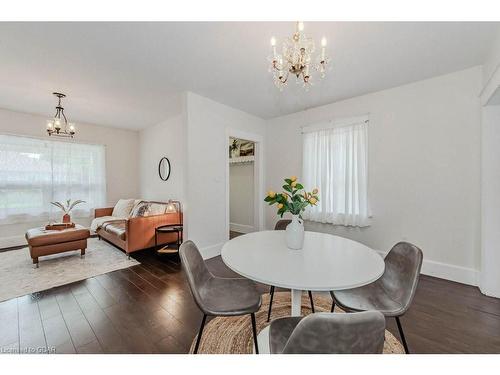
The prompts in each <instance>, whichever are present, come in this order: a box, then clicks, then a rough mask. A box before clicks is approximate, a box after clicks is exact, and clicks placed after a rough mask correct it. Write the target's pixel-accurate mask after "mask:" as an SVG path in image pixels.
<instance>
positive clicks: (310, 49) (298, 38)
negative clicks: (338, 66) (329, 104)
mask: <svg viewBox="0 0 500 375" xmlns="http://www.w3.org/2000/svg"><path fill="white" fill-rule="evenodd" d="M303 31H304V23H303V22H297V29H296V31H295V33H294V34H293V36H292V37H291V38H287V39H286V40H285V41H284V42H283V48H282V53H281V54H278V53H277V52H276V38H274V37H272V38H271V47H272V53H273V54H272V56H271V57H270V58H269V61H270V62H271V66H270V68H269V71H270V72H272V74H273V77H274V83H275V85H276V86H277V87H278V88H279V89H280V91H281V90H283V88H284V87H285V86H286V85H287V82H288V78H289V76H290V74H293V75H295V77H296V81H297V83H298V84H300V83H302V85H303V87H304V88H305V89H306V91H307V90H308V89H309V86H310V85H311V68H313V69H315V70H317V71H318V72H319V74H320V76H321V78H324V77H325V73H326V70H327V67H328V62H329V59H328V58H327V56H326V38H324V37H323V38H322V39H321V54H319V55H318V56H317V57H316V61H314V62H313V54H314V41H313V40H312V39H311V38H308V37H307V36H306V35H305V34H304V33H303Z"/></svg>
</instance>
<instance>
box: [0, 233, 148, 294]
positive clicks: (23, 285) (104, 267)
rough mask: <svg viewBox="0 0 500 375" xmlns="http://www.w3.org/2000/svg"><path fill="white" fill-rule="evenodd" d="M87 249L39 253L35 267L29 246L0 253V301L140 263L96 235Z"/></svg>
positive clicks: (89, 241) (89, 240)
mask: <svg viewBox="0 0 500 375" xmlns="http://www.w3.org/2000/svg"><path fill="white" fill-rule="evenodd" d="M85 252H86V254H85V257H84V258H80V251H79V250H77V251H68V252H66V253H61V254H54V255H48V256H45V257H40V258H39V262H40V263H39V268H33V263H32V260H31V257H30V254H29V249H28V248H27V247H26V248H23V249H19V250H10V251H6V252H3V253H0V301H5V300H7V299H10V298H14V297H19V296H24V295H26V294H31V293H34V292H39V291H42V290H45V289H50V288H53V287H56V286H60V285H65V284H69V283H72V282H74V281H78V280H83V279H87V278H89V277H93V276H97V275H101V274H103V273H107V272H111V271H116V270H119V269H122V268H127V267H131V266H133V265H136V264H139V262H137V261H136V260H134V259H132V258H131V259H127V255H126V254H125V253H124V252H122V251H120V250H118V249H117V248H115V247H114V246H112V245H110V244H108V243H107V242H105V241H99V240H98V239H97V238H89V239H88V245H87V250H86V251H85Z"/></svg>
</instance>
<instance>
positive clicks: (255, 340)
mask: <svg viewBox="0 0 500 375" xmlns="http://www.w3.org/2000/svg"><path fill="white" fill-rule="evenodd" d="M250 317H251V318H252V331H253V344H254V345H255V354H259V345H258V343H257V324H256V323H255V314H254V313H251V314H250Z"/></svg>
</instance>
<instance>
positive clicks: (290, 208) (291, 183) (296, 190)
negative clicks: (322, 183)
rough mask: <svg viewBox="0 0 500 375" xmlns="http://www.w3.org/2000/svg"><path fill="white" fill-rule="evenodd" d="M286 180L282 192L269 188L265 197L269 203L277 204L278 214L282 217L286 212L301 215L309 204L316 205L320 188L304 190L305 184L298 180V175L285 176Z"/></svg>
mask: <svg viewBox="0 0 500 375" xmlns="http://www.w3.org/2000/svg"><path fill="white" fill-rule="evenodd" d="M284 181H285V185H283V190H284V191H283V192H282V193H281V194H276V193H275V192H274V191H272V190H269V191H268V192H267V196H266V198H265V199H264V201H266V202H268V203H269V205H273V204H277V206H278V215H280V216H281V217H283V214H284V213H285V212H290V213H291V214H292V215H299V216H300V215H301V214H302V211H304V210H305V209H306V207H307V206H315V205H316V203H318V201H319V198H318V193H319V190H318V189H313V191H312V192H307V191H304V186H302V184H300V183H299V182H298V181H297V177H296V176H292V177H290V178H285V180H284Z"/></svg>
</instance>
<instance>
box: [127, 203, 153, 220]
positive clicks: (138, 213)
mask: <svg viewBox="0 0 500 375" xmlns="http://www.w3.org/2000/svg"><path fill="white" fill-rule="evenodd" d="M150 211H151V203H150V202H145V201H141V202H139V203H137V204H136V205H135V206H134V209H133V210H132V212H131V213H130V217H142V216H149V215H150Z"/></svg>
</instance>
